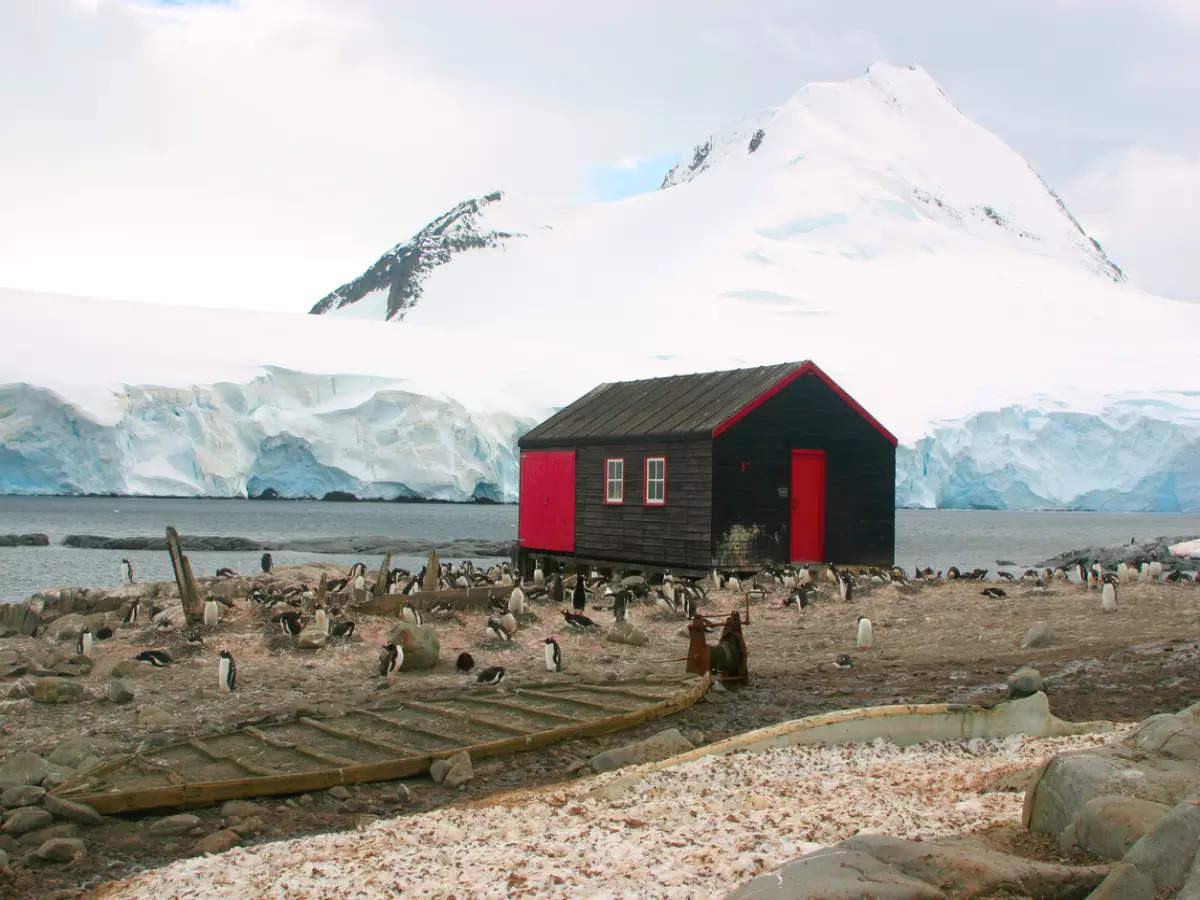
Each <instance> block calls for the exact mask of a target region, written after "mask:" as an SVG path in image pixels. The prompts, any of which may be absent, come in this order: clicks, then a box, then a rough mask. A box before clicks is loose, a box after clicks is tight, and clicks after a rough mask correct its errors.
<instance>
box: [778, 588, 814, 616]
mask: <svg viewBox="0 0 1200 900" xmlns="http://www.w3.org/2000/svg"><path fill="white" fill-rule="evenodd" d="M811 602H812V601H811V600H809V592H808V591H806V590H805V589H804V588H803V587H797V588H794V589H793V590H792V593H791V594H790V595H789V596H788V598H787V600H785V601H784V606H791V605H792V604H793V603H794V604H796V612H803V611H804V610H805V609H806V608H807V607H808V604H809V603H811Z"/></svg>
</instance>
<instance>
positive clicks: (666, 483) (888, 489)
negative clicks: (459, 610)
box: [518, 361, 896, 572]
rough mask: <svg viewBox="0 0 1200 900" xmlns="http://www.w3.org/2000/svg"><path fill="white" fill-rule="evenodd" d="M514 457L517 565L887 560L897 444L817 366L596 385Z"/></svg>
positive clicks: (688, 566) (702, 567)
mask: <svg viewBox="0 0 1200 900" xmlns="http://www.w3.org/2000/svg"><path fill="white" fill-rule="evenodd" d="M519 445H520V448H521V501H520V503H521V505H520V516H519V526H518V548H519V550H518V552H519V555H520V556H521V558H522V560H523V561H524V560H528V559H530V558H532V557H539V558H541V557H545V558H550V559H553V560H557V561H559V562H563V563H578V564H595V565H600V566H610V567H613V568H622V569H656V568H663V567H669V568H672V569H675V570H679V571H693V572H703V571H707V570H708V569H710V568H712V567H716V568H719V569H723V570H750V569H754V568H757V567H759V566H762V565H765V564H768V563H787V562H834V563H843V564H864V565H865V564H871V565H891V563H892V558H893V553H894V550H895V472H896V438H895V437H893V436H892V435H891V433H890V432H888V430H887V429H885V428H884V427H883V426H882V425H880V424H879V422H878V421H877V420H876V419H875V418H874V417H873V416H872V415H871V414H870V413H868V412H867V411H866V410H865V409H863V408H862V407H861V406H860V405H859V404H858V403H856V402H855V401H854V399H853V398H852V397H850V395H849V394H847V393H846V392H845V391H844V390H842V389H841V388H840V387H838V385H837V384H835V383H834V381H833V379H831V378H830V377H829V376H828V375H826V374H825V373H824V372H822V371H821V370H820V369H819V368H818V367H817V366H816V365H815V364H813V363H812V362H807V361H806V362H794V363H784V364H782V365H776V366H760V367H756V368H750V369H734V370H731V371H724V372H706V373H702V374H697V375H676V376H671V377H667V378H650V379H645V380H642V381H622V382H614V383H610V384H602V385H600V386H599V387H597V388H595V389H594V390H592V391H591V392H589V393H588V394H585V395H584V396H583V397H580V398H579V399H578V400H576V401H575V402H574V403H572V404H571V405H569V406H567V407H566V408H564V409H562V410H560V411H559V412H557V413H555V414H554V415H553V416H551V417H550V418H549V419H547V420H546V421H544V422H542V423H541V424H540V425H538V426H537V427H536V428H534V429H533V430H532V431H530V432H528V433H527V434H526V435H525V436H524V437H522V438H521V439H520V441H519Z"/></svg>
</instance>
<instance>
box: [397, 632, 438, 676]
mask: <svg viewBox="0 0 1200 900" xmlns="http://www.w3.org/2000/svg"><path fill="white" fill-rule="evenodd" d="M388 640H389V641H393V642H394V643H396V644H397V645H399V646H400V647H403V648H404V662H402V663H401V664H400V671H401V672H413V671H417V670H420V669H432V668H433V667H434V666H436V665H437V661H438V656H439V654H440V653H441V651H442V646H441V643H440V642H439V641H438V636H437V629H436V628H434V627H433V626H432V625H413V624H412V623H410V622H401V623H400V624H399V625H397V626H396V627H395V628H393V629H392V631H391V633H390V634H389V635H388Z"/></svg>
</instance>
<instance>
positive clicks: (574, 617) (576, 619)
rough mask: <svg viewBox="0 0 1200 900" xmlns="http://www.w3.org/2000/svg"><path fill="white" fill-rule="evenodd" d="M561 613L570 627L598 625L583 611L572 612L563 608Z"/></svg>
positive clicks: (592, 626) (594, 626) (593, 626)
mask: <svg viewBox="0 0 1200 900" xmlns="http://www.w3.org/2000/svg"><path fill="white" fill-rule="evenodd" d="M562 614H563V616H564V617H565V618H566V620H567V624H568V625H570V626H571V627H572V628H596V627H598V626H597V625H596V623H595V622H593V621H592V620H591V619H589V618H588V617H587V616H585V615H584V614H583V613H573V612H571V611H569V610H566V609H564V610H563V611H562Z"/></svg>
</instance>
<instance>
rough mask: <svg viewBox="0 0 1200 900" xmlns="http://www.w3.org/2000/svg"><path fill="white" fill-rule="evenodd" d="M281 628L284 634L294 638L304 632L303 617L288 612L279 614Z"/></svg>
mask: <svg viewBox="0 0 1200 900" xmlns="http://www.w3.org/2000/svg"><path fill="white" fill-rule="evenodd" d="M279 627H280V628H282V629H283V633H284V634H290V635H291V636H292V637H295V636H296V635H298V634H299V633H300V632H301V631H303V630H304V622H303V617H302V616H301V615H300V613H298V612H293V611H292V610H288V611H287V612H282V613H280V614H279Z"/></svg>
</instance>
